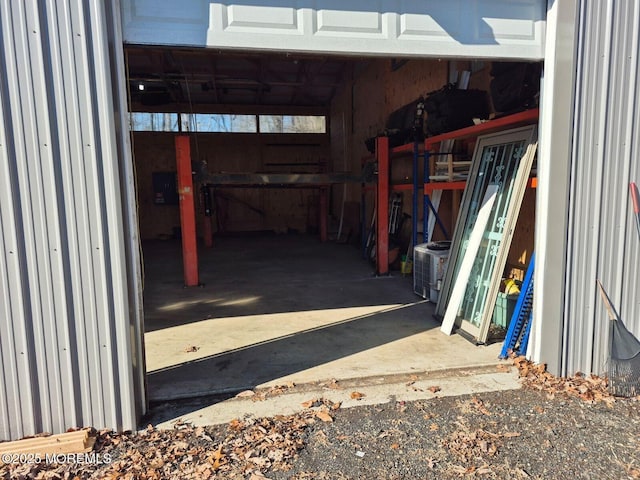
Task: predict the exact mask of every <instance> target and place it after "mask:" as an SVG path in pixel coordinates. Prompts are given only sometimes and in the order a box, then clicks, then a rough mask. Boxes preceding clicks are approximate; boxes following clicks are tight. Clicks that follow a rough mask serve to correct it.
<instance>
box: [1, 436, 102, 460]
mask: <svg viewBox="0 0 640 480" xmlns="http://www.w3.org/2000/svg"><path fill="white" fill-rule="evenodd" d="M95 442H96V437H95V434H92V433H91V432H90V430H89V429H83V430H76V431H73V432H66V433H61V434H58V435H48V436H41V437H32V438H25V439H23V440H16V441H13V442H2V443H0V458H2V457H3V455H4V454H39V455H42V456H44V455H47V454H66V453H87V452H90V451H91V450H93V445H94V444H95ZM0 464H2V461H0Z"/></svg>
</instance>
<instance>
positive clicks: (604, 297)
mask: <svg viewBox="0 0 640 480" xmlns="http://www.w3.org/2000/svg"><path fill="white" fill-rule="evenodd" d="M596 282H598V287H600V295H601V296H602V301H603V302H604V306H605V307H606V309H607V313H608V314H609V320H615V319H616V315H615V313H613V308H612V306H611V300H609V296H608V295H607V293H606V292H605V291H604V287H603V286H602V284H601V283H600V280H596Z"/></svg>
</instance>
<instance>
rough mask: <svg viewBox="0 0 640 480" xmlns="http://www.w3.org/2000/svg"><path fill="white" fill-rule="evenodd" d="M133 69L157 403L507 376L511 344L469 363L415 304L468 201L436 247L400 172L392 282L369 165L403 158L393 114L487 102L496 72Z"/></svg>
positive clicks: (517, 241)
mask: <svg viewBox="0 0 640 480" xmlns="http://www.w3.org/2000/svg"><path fill="white" fill-rule="evenodd" d="M126 56H127V63H128V72H129V73H128V75H129V78H128V80H129V82H128V84H129V89H130V111H131V116H130V118H131V129H132V138H133V151H134V157H135V165H136V171H137V185H138V202H139V217H140V232H141V238H142V240H143V253H144V263H145V281H144V297H145V298H144V305H145V331H146V333H145V350H146V362H147V374H148V376H147V379H148V394H149V398H150V400H151V401H153V402H160V401H167V400H171V399H177V398H187V397H193V396H198V395H208V394H226V395H229V396H232V395H234V394H235V393H237V392H239V391H242V390H247V389H255V388H259V387H268V386H274V385H280V384H285V383H288V384H299V383H313V382H323V381H328V380H331V379H335V380H338V381H339V380H345V379H351V378H355V377H369V378H380V377H386V376H389V375H396V374H397V375H400V374H408V373H420V372H428V371H434V370H442V369H451V368H473V367H478V366H483V365H484V366H486V365H490V364H494V363H495V362H496V361H497V356H498V353H499V351H500V347H501V345H500V343H490V344H489V345H485V346H481V347H477V348H470V344H469V342H468V341H467V340H465V339H463V338H462V337H460V336H458V335H454V336H452V337H447V336H444V335H442V333H440V331H439V326H440V322H439V321H437V320H435V319H434V318H433V313H434V307H435V303H433V302H429V301H428V300H430V298H429V295H426V297H427V298H426V299H425V298H422V297H421V296H418V295H416V294H415V293H414V290H415V288H414V287H415V285H414V279H413V275H412V274H411V273H409V271H408V269H407V268H408V267H407V265H410V262H408V263H403V259H405V260H406V258H407V257H408V259H409V260H410V259H411V257H412V252H413V246H414V244H416V243H422V242H423V241H424V240H425V237H427V236H428V239H429V240H433V241H439V240H446V239H447V238H449V239H450V238H451V236H452V233H453V230H454V227H455V224H456V220H457V216H458V208H459V205H460V201H461V190H460V189H455V188H453V187H452V188H448V187H447V188H443V189H442V190H441V193H439V194H438V197H439V205H438V206H437V207H436V208H437V210H436V211H437V214H438V215H437V217H438V222H437V223H435V224H434V225H433V226H431V227H429V226H427V230H428V232H427V234H425V228H423V217H424V215H423V211H424V207H423V203H422V200H420V202H419V204H418V206H417V210H414V208H415V207H414V196H413V192H414V190H415V189H414V186H413V183H412V182H413V178H414V175H415V173H416V172H415V171H414V162H413V156H412V150H411V149H407V152H408V153H406V154H401V155H394V156H393V158H392V160H391V165H390V168H389V185H390V187H389V192H388V201H389V204H388V207H389V216H388V217H386V216H385V217H386V218H388V221H389V231H388V233H389V244H388V251H387V252H386V253H387V254H388V256H387V258H386V259H384V260H385V262H386V264H385V267H386V268H385V270H388V271H389V272H390V275H386V274H385V275H375V273H376V270H378V271H379V267H380V265H379V264H378V265H376V262H378V263H379V262H380V259H379V258H377V257H376V255H375V250H376V248H375V247H373V248H372V245H371V243H372V238H371V235H370V230H371V227H372V225H373V223H372V219H374V218H375V217H376V215H378V214H379V212H377V211H376V208H377V207H376V206H375V205H376V199H377V198H378V201H379V197H377V193H376V176H377V175H376V174H378V173H379V172H378V171H377V168H378V167H379V165H378V164H377V162H376V157H375V155H373V154H372V153H371V152H370V151H368V149H367V148H368V144H370V141H369V142H367V140H368V139H369V140H370V139H372V138H375V137H376V136H378V135H380V134H384V135H385V136H387V138H389V140H390V141H394V140H393V139H394V135H396V134H397V132H395V131H392V129H390V128H389V127H390V126H393V125H391V124H390V123H389V122H390V120H391V119H390V117H392V116H393V115H392V114H394V112H395V115H396V117H397V116H398V115H399V114H402V115H404V116H405V117H404V119H403V120H402V121H401V123H402V124H407V123H408V124H409V125H410V124H411V122H413V121H414V119H415V117H416V107H417V105H418V99H419V97H421V96H423V97H424V96H427V94H429V93H430V92H434V91H436V90H439V89H441V88H442V87H443V86H444V85H446V84H448V83H449V82H451V81H454V82H456V83H457V84H460V85H462V84H464V86H465V87H466V88H467V89H470V90H482V91H484V92H489V90H490V82H491V79H492V76H491V71H492V63H491V62H481V61H474V62H471V61H466V60H459V61H440V60H437V59H402V60H398V59H391V58H374V57H368V58H359V57H358V58H356V57H339V56H327V55H319V54H314V55H311V54H310V55H289V54H275V53H274V54H265V53H261V54H259V55H258V54H255V53H223V52H219V51H216V50H213V49H169V48H149V47H134V46H129V47H127V48H126ZM531 100H532V101H535V100H534V98H533V96H532V97H531ZM531 106H533V105H526V106H525V107H531ZM521 107H522V106H520V107H519V109H520V110H521V109H522V108H521ZM489 110H494V109H493V108H491V104H489ZM399 112H400V113H399ZM500 113H502V114H505V113H506V114H508V113H513V112H500ZM531 118H533V117H531ZM407 119H408V120H407ZM179 135H188V138H189V140H188V142H189V146H190V154H191V160H192V169H193V172H194V176H193V179H194V185H193V192H194V195H193V198H194V206H195V218H196V230H195V234H196V238H197V254H198V260H197V266H198V283H200V286H199V287H189V288H183V285H184V283H185V282H184V270H183V257H182V253H181V238H182V235H183V234H184V232H183V231H182V224H181V221H180V208H179V205H178V194H177V191H178V188H177V184H178V181H177V180H176V146H175V141H176V136H179ZM398 138H400V137H398ZM412 138H413V137H411V138H410V137H404V138H400V140H398V142H399V144H401V145H402V144H406V145H411V144H412ZM473 145H474V140H473V139H472V140H468V141H466V142H461V143H460V144H459V145H456V146H455V147H454V146H453V145H452V144H450V145H448V146H447V147H446V148H450V149H453V148H455V149H456V150H455V154H456V156H455V159H453V157H452V159H449V160H450V161H449V163H448V164H447V160H446V159H445V156H444V155H443V156H442V157H441V158H439V157H438V156H434V157H432V159H431V161H430V163H429V166H428V168H429V171H428V172H427V174H428V175H427V176H431V177H433V180H436V179H437V180H442V181H445V183H448V184H449V183H451V184H454V183H458V184H459V183H460V182H464V178H465V177H464V175H465V173H464V172H465V167H466V169H467V170H468V167H469V164H470V162H471V154H472V152H473ZM441 148H444V147H442V146H441ZM452 151H453V150H452ZM444 153H446V152H444ZM450 153H451V152H450ZM419 163H420V167H419V171H418V172H417V173H418V175H419V177H420V178H421V179H422V178H423V177H425V172H424V171H423V166H422V161H421V162H419ZM436 169H438V170H436ZM443 169H444V170H443ZM442 175H444V176H446V178H444V177H442V178H441V177H439V176H442ZM296 176H297V177H296ZM314 176H316V177H314ZM300 178H303V179H304V180H300ZM309 179H311V180H309ZM360 180H363V181H364V180H368V181H369V182H370V183H363V181H360ZM421 186H422V185H421ZM456 188H457V187H456ZM432 196H433V193H432ZM534 200H535V193H534V191H533V190H532V189H528V190H527V193H526V194H525V200H524V203H523V208H522V215H521V217H520V219H521V220H520V222H521V223H519V224H518V231H519V232H522V234H520V235H516V237H515V238H514V242H513V247H512V252H511V253H510V254H509V260H508V263H507V264H508V269H509V272H507V274H508V275H516V276H517V275H519V274H520V275H521V276H522V275H523V274H524V271H525V270H526V264H527V263H528V259H529V258H530V255H531V251H532V246H533V224H534V216H533V208H534V204H535V201H534ZM393 215H395V216H393ZM431 215H433V214H431ZM414 217H415V220H416V221H415V222H414ZM413 230H417V232H416V235H415V237H414V234H413ZM416 239H417V241H416ZM373 244H374V245H375V238H373ZM372 252H373V253H372ZM403 268H404V271H403ZM518 271H520V272H521V273H518ZM385 273H386V271H385ZM429 293H430V292H429ZM431 300H432V299H431Z"/></svg>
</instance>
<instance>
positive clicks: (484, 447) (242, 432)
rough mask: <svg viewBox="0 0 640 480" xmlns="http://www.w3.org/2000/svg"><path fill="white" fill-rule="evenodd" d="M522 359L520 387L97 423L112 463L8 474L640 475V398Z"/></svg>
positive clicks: (298, 477) (254, 477) (32, 467)
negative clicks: (105, 426)
mask: <svg viewBox="0 0 640 480" xmlns="http://www.w3.org/2000/svg"><path fill="white" fill-rule="evenodd" d="M519 368H520V371H521V374H522V375H523V376H524V377H525V380H526V379H528V380H526V381H525V387H524V388H523V389H521V390H513V391H504V392H492V393H483V394H477V395H473V396H459V397H442V398H435V399H432V400H425V401H416V402H403V401H399V400H394V401H391V402H390V403H388V404H384V405H375V406H362V407H354V408H348V409H347V408H344V409H343V408H340V405H339V404H335V403H332V402H330V401H326V400H324V399H321V398H320V399H310V400H309V402H306V404H305V405H304V406H302V405H301V409H302V408H304V409H303V411H301V413H299V414H296V415H293V416H278V417H273V418H262V419H251V418H246V419H239V420H234V421H232V422H230V423H229V424H227V425H218V426H211V427H206V428H205V427H193V426H191V425H186V424H178V425H176V427H175V428H174V429H173V430H157V429H155V428H154V427H153V426H149V427H148V428H147V429H146V430H144V431H142V432H139V433H124V434H116V433H113V432H108V431H103V432H97V442H96V446H95V448H94V452H93V453H95V454H96V455H98V456H99V458H100V459H103V460H104V459H107V458H108V460H109V461H103V462H102V463H101V464H95V463H92V462H85V463H77V462H74V463H60V464H47V463H37V464H12V465H4V466H1V464H0V478H4V479H16V478H18V479H19V478H43V479H44V478H63V479H84V478H110V479H116V478H125V479H164V478H167V479H188V478H192V479H207V478H210V479H250V480H259V479H264V478H268V479H272V480H284V479H292V480H306V479H318V480H323V479H332V480H333V479H337V480H340V479H388V480H393V479H410V480H413V479H436V478H437V479H449V478H482V479H491V478H498V479H505V478H512V479H526V478H539V479H557V478H563V477H572V478H575V479H616V480H619V479H625V478H631V479H639V478H640V401H638V400H639V398H638V397H636V398H635V399H616V400H614V399H613V398H612V397H610V396H608V395H606V394H605V393H603V392H604V390H603V384H602V382H601V381H600V380H599V379H595V378H588V379H585V378H584V377H579V378H578V379H577V380H562V379H556V377H552V376H549V375H548V374H546V373H544V372H543V369H542V368H540V367H535V366H531V365H530V364H525V363H522V364H521V365H520V366H519ZM436 388H437V387H436ZM351 396H352V398H357V396H358V393H357V392H353V393H352V394H351Z"/></svg>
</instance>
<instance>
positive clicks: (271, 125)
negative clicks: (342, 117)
mask: <svg viewBox="0 0 640 480" xmlns="http://www.w3.org/2000/svg"><path fill="white" fill-rule="evenodd" d="M260 132H261V133H327V124H326V118H325V117H324V116H322V115H260Z"/></svg>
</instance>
